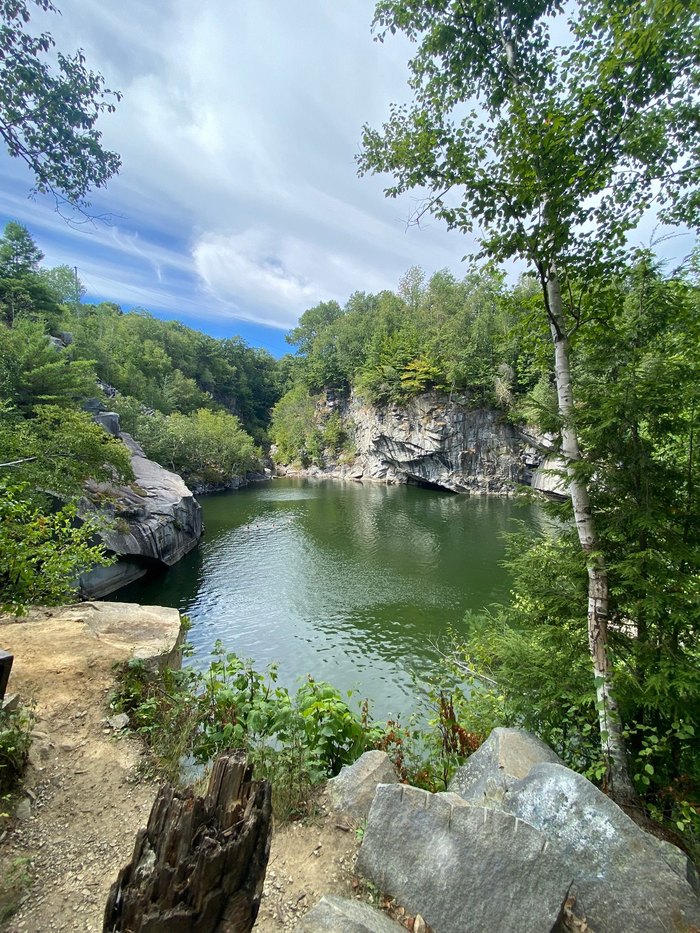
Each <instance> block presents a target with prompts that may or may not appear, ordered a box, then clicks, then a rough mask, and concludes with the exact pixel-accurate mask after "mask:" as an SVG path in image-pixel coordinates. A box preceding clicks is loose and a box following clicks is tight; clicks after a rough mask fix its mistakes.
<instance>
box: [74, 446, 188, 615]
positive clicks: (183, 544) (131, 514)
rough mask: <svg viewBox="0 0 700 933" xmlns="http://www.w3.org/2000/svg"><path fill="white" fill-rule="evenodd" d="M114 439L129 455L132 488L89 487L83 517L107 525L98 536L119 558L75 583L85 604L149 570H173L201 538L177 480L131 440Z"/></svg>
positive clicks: (183, 487) (91, 484)
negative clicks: (96, 517) (93, 515)
mask: <svg viewBox="0 0 700 933" xmlns="http://www.w3.org/2000/svg"><path fill="white" fill-rule="evenodd" d="M119 436H120V438H121V439H122V441H123V442H124V443H125V444H126V446H127V447H128V449H129V451H130V453H131V466H132V469H133V471H134V482H133V483H131V484H130V485H129V486H112V485H109V484H104V483H94V482H88V484H86V486H87V490H88V493H89V494H90V498H89V499H85V500H83V514H88V513H89V512H91V511H92V512H97V511H98V512H100V513H101V514H103V515H106V517H107V518H108V519H110V520H111V523H112V525H111V528H109V529H108V530H105V531H104V532H102V533H101V535H100V536H101V538H102V540H103V541H104V543H105V545H106V546H107V548H108V550H109V551H111V552H112V553H113V554H116V555H117V557H118V558H119V560H118V561H117V563H116V564H114V565H112V567H98V568H95V569H94V570H91V571H89V572H88V573H85V574H83V575H82V576H81V577H80V589H81V592H82V594H83V595H84V596H87V597H89V598H95V597H99V596H106V595H107V594H108V593H113V592H114V591H115V590H118V589H119V588H120V587H122V586H124V585H125V583H128V582H131V581H132V580H134V579H137V578H138V577H140V576H143V575H144V574H145V573H146V572H147V570H148V569H149V568H150V567H159V566H160V567H164V566H165V567H170V566H172V565H173V564H175V563H177V561H179V560H180V558H182V557H184V555H185V554H187V553H188V552H189V551H191V550H192V549H193V548H194V547H196V546H197V542H198V541H199V539H200V537H201V535H202V510H201V507H200V505H199V503H198V502H197V500H196V499H195V497H194V495H193V494H192V492H191V491H190V490H189V489H188V488H187V486H186V485H185V482H184V480H183V479H182V477H181V476H178V474H177V473H171V472H170V470H166V469H165V468H164V467H162V466H161V465H160V464H159V463H156V462H155V461H154V460H149V459H148V458H147V457H146V455H145V454H144V451H143V450H142V448H141V447H140V446H139V444H137V443H136V441H135V440H134V439H133V437H131V435H129V434H120V435H119ZM95 502H99V503H100V504H99V506H98V505H96V504H95Z"/></svg>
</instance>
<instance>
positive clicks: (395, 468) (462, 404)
mask: <svg viewBox="0 0 700 933" xmlns="http://www.w3.org/2000/svg"><path fill="white" fill-rule="evenodd" d="M348 413H349V415H350V417H351V418H352V420H353V422H354V424H355V444H356V447H357V450H358V454H359V458H358V459H359V463H358V464H356V468H355V473H357V472H358V467H359V469H360V470H361V471H362V476H363V477H368V478H371V479H383V480H385V481H386V482H393V483H407V482H417V483H427V484H429V485H431V486H440V487H441V488H443V489H449V490H451V491H452V492H471V493H477V494H479V493H500V494H508V493H509V492H512V490H513V488H514V486H515V485H516V484H518V483H528V482H529V478H530V466H531V465H534V464H531V455H532V454H531V453H528V450H526V444H525V442H524V439H523V437H522V436H521V435H520V433H519V432H518V430H517V429H516V428H515V427H514V426H513V425H512V424H510V423H508V422H507V421H506V420H505V418H504V416H503V413H502V412H499V411H496V410H494V409H489V408H474V407H473V406H470V404H469V399H468V398H466V397H464V396H455V397H446V396H444V395H441V394H439V393H437V392H427V393H425V394H424V395H419V396H417V397H416V398H413V399H411V400H410V401H409V402H408V404H407V405H406V406H399V405H388V406H382V407H375V406H372V405H367V404H365V403H363V402H362V401H360V400H358V399H353V400H352V401H351V402H350V405H349V412H348ZM536 462H537V461H535V463H536Z"/></svg>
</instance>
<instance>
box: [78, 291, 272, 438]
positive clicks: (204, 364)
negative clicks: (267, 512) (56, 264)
mask: <svg viewBox="0 0 700 933" xmlns="http://www.w3.org/2000/svg"><path fill="white" fill-rule="evenodd" d="M63 326H64V329H65V330H68V331H70V332H71V334H72V335H73V344H72V345H71V353H72V354H73V355H74V357H75V358H76V359H81V360H91V361H94V366H95V369H96V372H97V375H98V376H99V378H100V379H102V380H103V381H104V382H106V383H108V384H110V385H113V386H114V387H115V388H117V389H118V390H119V392H120V393H121V394H122V395H125V396H131V397H133V398H137V399H138V400H139V402H140V403H142V404H143V405H144V406H145V407H147V408H152V409H155V410H156V411H159V412H160V413H162V414H165V415H167V414H172V413H175V412H179V413H180V414H185V415H187V414H192V413H193V412H195V411H197V410H198V409H201V408H208V409H210V410H212V411H226V412H228V413H229V414H231V413H233V414H236V415H237V416H238V417H240V419H241V421H242V423H243V425H244V427H245V428H246V430H247V431H248V432H249V433H250V434H252V435H253V437H254V438H255V440H256V442H258V443H260V442H262V441H263V440H264V439H265V430H266V428H267V425H268V423H269V418H270V409H271V408H272V406H273V404H274V403H275V401H277V399H278V398H279V395H280V394H281V389H280V385H279V379H280V378H281V374H280V373H278V367H277V363H276V361H275V360H274V359H273V358H272V357H271V356H270V354H269V353H266V352H265V351H264V350H253V349H252V348H250V347H248V346H246V344H245V343H244V342H243V341H242V340H241V339H240V338H230V339H227V340H215V339H214V338H213V337H209V336H207V335H206V334H202V333H200V332H198V331H194V330H191V329H190V328H189V327H185V326H184V325H183V324H180V323H179V322H177V321H161V320H158V319H157V318H154V317H152V316H151V315H150V314H147V313H146V312H132V313H129V314H123V313H122V312H121V309H120V308H119V307H118V306H116V305H110V304H102V305H97V306H95V305H81V306H80V309H79V313H76V310H75V309H73V308H71V309H67V310H66V313H65V316H64V320H63Z"/></svg>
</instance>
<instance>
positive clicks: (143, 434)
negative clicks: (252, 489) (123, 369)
mask: <svg viewBox="0 0 700 933" xmlns="http://www.w3.org/2000/svg"><path fill="white" fill-rule="evenodd" d="M114 407H115V409H116V410H117V411H118V412H119V414H120V416H121V417H122V419H123V428H124V430H126V431H129V432H130V433H133V434H134V436H135V437H136V439H137V440H138V441H139V443H141V444H142V446H143V448H144V450H145V452H146V455H147V456H148V457H150V458H151V459H153V460H157V461H158V462H159V463H162V464H163V465H164V466H166V467H168V468H169V469H172V470H175V471H176V472H177V473H180V474H181V475H182V476H183V477H184V478H185V479H186V480H187V481H192V482H195V483H196V482H203V483H221V482H226V481H227V480H229V479H231V478H232V477H234V476H242V475H244V474H245V473H246V472H248V471H250V470H255V469H259V468H260V458H261V456H262V453H261V451H260V449H259V448H258V447H256V446H255V444H254V443H253V439H252V438H251V436H250V435H249V434H248V433H247V432H246V431H244V430H243V428H242V426H241V423H240V421H239V420H238V418H236V416H235V415H231V414H228V413H227V412H224V411H216V412H213V411H209V410H208V409H206V408H200V409H199V410H198V411H195V412H193V413H192V414H189V415H182V414H179V413H177V412H175V413H173V414H172V415H163V414H161V413H160V412H152V413H150V414H148V413H146V412H145V411H144V409H143V406H141V405H140V404H139V402H137V401H136V399H133V398H130V397H128V396H127V397H126V398H124V397H122V396H119V397H118V399H117V400H116V404H115V405H114Z"/></svg>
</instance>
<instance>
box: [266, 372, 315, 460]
mask: <svg viewBox="0 0 700 933" xmlns="http://www.w3.org/2000/svg"><path fill="white" fill-rule="evenodd" d="M317 401H318V400H317V399H316V398H314V397H312V396H310V395H309V394H308V391H307V389H306V387H305V386H304V385H297V386H295V387H294V388H293V389H291V390H290V391H289V392H287V393H286V395H283V396H282V398H281V399H280V400H279V402H277V404H276V405H275V407H274V408H273V409H272V422H271V424H270V437H271V438H272V442H273V443H274V444H276V445H277V459H278V460H280V461H281V462H282V463H294V462H300V463H301V464H302V465H303V466H307V465H308V464H309V463H311V462H312V461H314V460H317V459H319V458H320V456H321V450H322V439H321V436H320V431H319V426H318V422H317V417H316V403H317Z"/></svg>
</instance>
